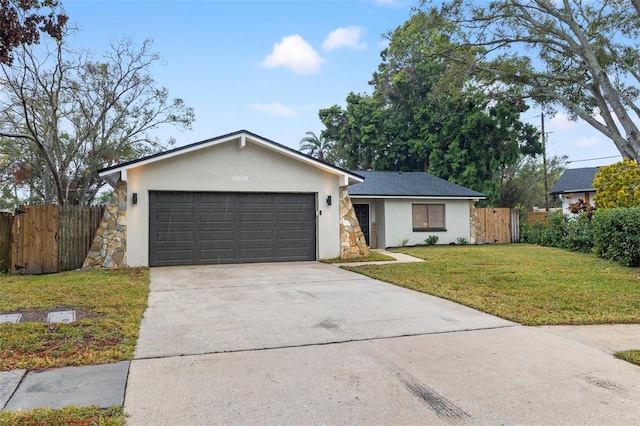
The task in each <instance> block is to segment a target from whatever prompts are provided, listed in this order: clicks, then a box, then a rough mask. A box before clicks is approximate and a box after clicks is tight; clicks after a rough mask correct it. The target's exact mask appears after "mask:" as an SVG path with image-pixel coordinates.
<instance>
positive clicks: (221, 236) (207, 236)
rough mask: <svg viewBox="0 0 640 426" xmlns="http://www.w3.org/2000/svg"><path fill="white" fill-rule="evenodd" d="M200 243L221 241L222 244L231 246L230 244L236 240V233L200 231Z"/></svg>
mask: <svg viewBox="0 0 640 426" xmlns="http://www.w3.org/2000/svg"><path fill="white" fill-rule="evenodd" d="M199 238H200V242H202V243H204V242H207V241H219V242H222V243H226V244H229V242H233V241H234V240H235V232H234V231H233V229H229V230H220V231H218V230H212V231H200V235H199Z"/></svg>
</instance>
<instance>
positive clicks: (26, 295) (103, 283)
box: [0, 268, 149, 371]
mask: <svg viewBox="0 0 640 426" xmlns="http://www.w3.org/2000/svg"><path fill="white" fill-rule="evenodd" d="M148 292H149V272H148V270H147V269H143V268H125V269H118V270H112V271H105V270H87V271H70V272H63V273H58V274H50V275H37V276H19V275H2V276H0V313H12V312H22V313H23V315H24V316H25V317H26V318H31V319H37V318H38V317H39V316H40V317H42V316H43V315H46V312H48V311H53V310H60V309H64V310H67V309H73V310H75V311H76V312H77V315H78V320H77V321H76V322H74V323H69V324H65V323H57V324H48V323H46V322H43V321H42V319H40V320H34V321H32V322H21V323H18V324H0V371H6V370H12V369H19V368H26V369H28V370H33V369H40V368H55V367H63V366H72V365H95V364H104V363H109V362H117V361H122V360H128V359H132V358H133V352H134V349H135V345H136V341H137V339H138V329H139V326H140V321H141V319H142V315H143V313H144V310H145V308H146V304H147V295H148Z"/></svg>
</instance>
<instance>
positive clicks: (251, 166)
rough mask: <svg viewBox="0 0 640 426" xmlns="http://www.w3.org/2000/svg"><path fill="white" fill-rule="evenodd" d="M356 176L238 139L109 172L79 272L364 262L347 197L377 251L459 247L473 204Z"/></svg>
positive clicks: (416, 185)
mask: <svg viewBox="0 0 640 426" xmlns="http://www.w3.org/2000/svg"><path fill="white" fill-rule="evenodd" d="M362 174H363V176H361V175H360V174H359V172H350V171H347V170H343V169H341V168H339V167H335V166H332V165H329V164H326V163H324V162H322V161H319V160H317V159H314V158H312V157H310V156H307V155H305V154H302V153H300V152H298V151H296V150H294V149H291V148H288V147H286V146H283V145H280V144H278V143H276V142H273V141H270V140H268V139H265V138H263V137H261V136H258V135H256V134H253V133H250V132H248V131H244V130H242V131H238V132H234V133H230V134H227V135H223V136H219V137H216V138H212V139H208V140H205V141H202V142H197V143H194V144H191V145H187V146H183V147H179V148H176V149H172V150H169V151H166V152H162V153H159V154H155V155H152V156H149V157H145V158H141V159H139V160H135V161H130V162H127V163H123V164H119V165H116V166H113V167H109V168H106V169H103V170H100V171H99V175H100V177H102V178H103V179H105V180H106V181H107V182H109V183H110V184H111V185H112V186H114V188H115V195H114V198H113V199H112V203H111V204H110V206H108V207H107V211H106V213H105V216H104V218H103V221H102V223H101V225H100V227H99V229H98V232H97V234H96V238H95V239H94V242H93V245H92V247H91V249H90V251H89V253H88V255H87V258H86V260H85V263H84V265H83V266H84V267H97V266H102V267H109V268H112V267H119V266H169V265H190V264H217V263H247V262H278V261H305V260H307V261H308V260H319V259H325V258H334V257H339V256H342V257H357V256H359V255H366V254H367V253H368V248H367V247H366V244H365V241H364V239H365V238H364V236H363V235H362V232H361V230H360V227H359V226H358V221H357V220H356V216H357V215H356V211H355V210H354V207H353V206H352V204H351V200H350V197H349V193H351V194H352V195H353V198H354V200H357V203H358V207H357V212H358V213H357V214H358V215H359V216H360V217H362V218H363V220H362V223H363V227H364V228H365V229H366V230H367V235H368V237H370V232H371V229H372V227H376V226H377V229H378V234H377V235H378V241H377V244H376V246H377V247H386V246H397V245H399V244H400V243H401V242H402V239H405V238H406V239H407V240H408V243H409V244H419V243H424V239H425V238H426V237H427V236H428V235H429V234H435V235H438V236H439V237H440V242H441V243H448V242H450V241H453V240H455V239H456V238H458V237H463V238H466V239H469V238H470V225H469V223H470V216H469V215H470V213H469V209H470V204H471V202H472V201H475V200H478V199H480V198H483V195H482V194H480V193H477V192H474V191H470V190H468V189H465V188H462V187H460V186H458V185H453V184H451V183H449V182H446V181H444V180H442V179H438V178H435V177H433V176H430V175H428V174H426V173H404V174H399V173H391V172H390V173H388V174H387V173H379V172H362ZM365 177H366V183H365V184H363V183H362V182H363V181H364V180H365ZM347 188H348V190H347ZM365 206H366V207H365ZM369 208H370V210H369ZM365 214H369V217H368V219H365V216H363V215H365Z"/></svg>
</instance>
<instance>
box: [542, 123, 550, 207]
mask: <svg viewBox="0 0 640 426" xmlns="http://www.w3.org/2000/svg"><path fill="white" fill-rule="evenodd" d="M540 119H541V121H542V173H543V174H544V205H545V208H546V209H547V210H546V211H547V213H548V212H549V180H548V179H547V144H546V138H547V137H546V135H545V133H544V112H543V113H541V114H540Z"/></svg>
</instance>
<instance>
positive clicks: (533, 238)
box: [520, 222, 546, 244]
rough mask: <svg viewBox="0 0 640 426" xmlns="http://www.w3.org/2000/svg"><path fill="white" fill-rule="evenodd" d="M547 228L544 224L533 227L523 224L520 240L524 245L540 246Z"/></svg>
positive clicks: (540, 223)
mask: <svg viewBox="0 0 640 426" xmlns="http://www.w3.org/2000/svg"><path fill="white" fill-rule="evenodd" d="M545 229H546V226H545V225H544V223H542V222H536V223H534V224H533V226H531V225H529V224H528V223H526V222H524V223H522V222H521V225H520V240H521V241H522V242H523V243H529V244H540V240H541V238H542V233H543V232H544V231H545Z"/></svg>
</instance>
